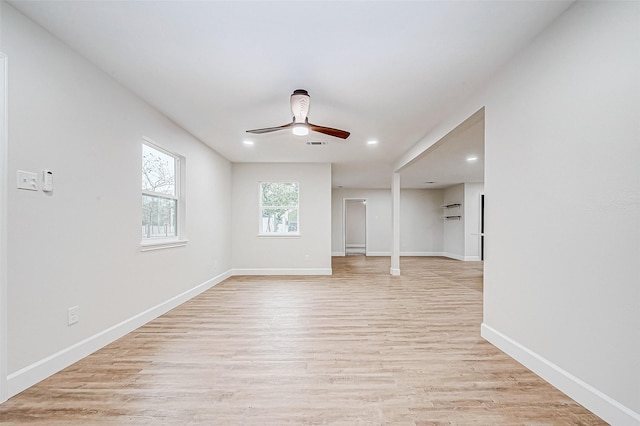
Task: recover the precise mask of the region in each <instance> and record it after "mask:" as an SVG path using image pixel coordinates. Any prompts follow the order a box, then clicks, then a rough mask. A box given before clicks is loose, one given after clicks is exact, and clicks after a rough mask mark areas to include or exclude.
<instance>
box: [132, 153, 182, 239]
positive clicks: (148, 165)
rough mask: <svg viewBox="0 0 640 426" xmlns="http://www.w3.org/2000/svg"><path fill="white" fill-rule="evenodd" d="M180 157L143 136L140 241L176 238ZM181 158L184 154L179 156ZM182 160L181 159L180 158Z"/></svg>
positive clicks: (179, 200) (178, 209) (179, 204)
mask: <svg viewBox="0 0 640 426" xmlns="http://www.w3.org/2000/svg"><path fill="white" fill-rule="evenodd" d="M180 160H181V157H180V156H178V155H175V154H171V153H169V152H167V151H165V150H163V149H161V148H159V147H157V146H155V145H153V144H151V143H149V141H147V140H145V142H143V143H142V241H143V244H146V243H154V242H160V243H162V242H166V241H167V240H174V241H175V240H178V237H179V236H180V234H181V233H182V230H181V229H180V228H181V226H180V225H181V224H180V222H179V219H180V218H181V216H183V214H182V210H183V209H182V208H181V206H182V203H181V199H180V192H181V191H180V175H181V170H180V165H181V161H180ZM182 160H184V158H182ZM182 162H184V161H182Z"/></svg>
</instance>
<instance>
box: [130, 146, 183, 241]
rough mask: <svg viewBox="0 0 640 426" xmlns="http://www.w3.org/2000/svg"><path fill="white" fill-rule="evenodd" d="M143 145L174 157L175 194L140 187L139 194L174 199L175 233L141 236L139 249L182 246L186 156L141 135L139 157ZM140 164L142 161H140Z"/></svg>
mask: <svg viewBox="0 0 640 426" xmlns="http://www.w3.org/2000/svg"><path fill="white" fill-rule="evenodd" d="M144 145H146V146H148V147H150V148H152V149H154V150H156V151H159V152H161V153H163V154H165V155H168V156H170V157H172V158H173V159H174V173H175V179H176V182H175V195H169V194H162V193H158V192H153V191H147V190H143V189H141V191H140V196H141V197H142V196H145V195H147V196H151V197H157V198H162V199H167V200H174V201H176V235H175V236H171V237H149V238H145V237H141V240H140V250H141V251H150V250H159V249H165V248H174V247H183V246H185V245H186V244H187V242H188V241H189V240H188V239H187V237H186V220H185V217H186V200H185V181H186V179H185V175H186V173H185V169H186V167H185V165H186V158H185V157H184V156H182V155H180V154H177V153H175V152H172V151H169V150H167V149H164V148H162V147H161V146H160V145H158V144H157V143H156V142H154V141H153V140H151V139H150V138H148V137H146V136H143V137H142V143H141V146H140V148H141V153H140V155H141V157H142V155H143V154H142V153H143V151H144ZM140 164H142V162H140ZM140 176H142V170H140Z"/></svg>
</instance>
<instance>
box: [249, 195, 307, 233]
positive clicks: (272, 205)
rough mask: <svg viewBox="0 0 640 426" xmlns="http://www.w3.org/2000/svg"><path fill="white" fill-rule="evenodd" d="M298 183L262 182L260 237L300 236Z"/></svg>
mask: <svg viewBox="0 0 640 426" xmlns="http://www.w3.org/2000/svg"><path fill="white" fill-rule="evenodd" d="M298 188H299V186H298V182H260V230H259V232H260V235H300V223H299V214H298V213H299V208H298V198H299V190H298Z"/></svg>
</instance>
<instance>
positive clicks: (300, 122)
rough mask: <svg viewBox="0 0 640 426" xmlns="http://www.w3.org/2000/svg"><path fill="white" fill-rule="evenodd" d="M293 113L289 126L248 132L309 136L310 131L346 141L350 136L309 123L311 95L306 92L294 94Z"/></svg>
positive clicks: (346, 133) (299, 90) (299, 91)
mask: <svg viewBox="0 0 640 426" xmlns="http://www.w3.org/2000/svg"><path fill="white" fill-rule="evenodd" d="M291 112H292V113H293V121H292V122H291V123H289V124H285V125H283V126H278V127H267V128H265V129H254V130H247V133H257V134H260V133H270V132H275V131H277V130H284V129H291V130H292V131H293V134H294V135H298V136H304V135H307V134H309V130H313V131H314V132H319V133H324V134H325V135H329V136H335V137H337V138H342V139H346V138H348V137H349V135H350V133H349V132H347V131H344V130H340V129H334V128H331V127H324V126H318V125H316V124H311V123H309V118H308V117H307V115H308V114H309V93H308V92H307V91H306V90H303V89H298V90H295V91H294V92H293V94H292V95H291Z"/></svg>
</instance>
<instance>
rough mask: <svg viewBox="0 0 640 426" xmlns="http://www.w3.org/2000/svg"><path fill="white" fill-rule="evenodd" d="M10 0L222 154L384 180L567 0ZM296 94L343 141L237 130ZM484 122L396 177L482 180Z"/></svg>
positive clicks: (349, 183)
mask: <svg viewBox="0 0 640 426" xmlns="http://www.w3.org/2000/svg"><path fill="white" fill-rule="evenodd" d="M10 3H11V4H12V5H13V6H14V7H16V8H17V9H18V10H20V11H22V12H23V13H24V14H26V15H27V16H29V17H30V18H32V19H33V20H34V21H36V22H38V23H39V24H40V25H42V26H43V27H45V28H46V29H48V30H49V31H50V32H52V33H53V34H55V35H56V36H58V37H59V38H60V39H62V40H63V41H64V42H65V43H67V44H68V45H70V46H71V47H72V48H73V49H75V50H76V51H78V52H80V53H81V54H82V55H83V56H85V57H87V58H88V59H89V60H90V61H92V62H93V63H95V64H96V65H97V66H98V67H100V68H101V69H103V70H104V71H105V72H106V73H108V74H109V75H111V76H112V77H113V78H114V79H116V80H117V81H119V82H120V83H121V84H122V85H124V86H126V87H127V88H129V89H130V90H131V91H133V92H135V93H136V94H137V95H139V96H140V97H141V98H143V99H145V100H146V101H147V102H148V103H149V104H151V105H153V106H155V107H156V108H157V109H158V110H160V111H161V112H162V113H164V114H165V115H166V116H167V117H169V118H170V119H172V120H173V121H175V122H176V123H178V124H179V125H180V126H182V127H183V128H185V129H186V130H187V131H189V132H190V133H192V134H193V135H195V136H196V137H198V138H199V139H200V140H202V141H203V142H204V143H206V144H208V145H209V146H211V147H212V148H213V149H215V150H216V151H217V152H219V153H220V154H222V155H223V156H224V157H226V158H227V159H229V160H230V161H233V162H331V163H332V164H333V186H334V187H336V186H343V187H363V188H389V187H390V184H391V173H392V171H393V164H394V163H395V162H396V160H398V158H399V157H400V156H401V155H402V154H403V153H405V152H406V151H407V150H408V149H409V148H410V147H412V146H413V145H414V144H415V143H416V142H417V141H419V140H420V139H421V138H422V137H423V136H424V135H425V134H427V133H428V132H429V131H430V130H431V129H432V128H433V127H434V126H435V125H436V124H437V123H438V122H439V121H440V120H442V119H443V118H444V117H446V115H447V113H448V112H449V111H450V110H451V109H453V108H454V107H455V106H456V105H457V104H459V103H461V102H463V101H464V100H465V98H467V97H468V96H470V95H471V94H472V93H474V92H475V91H477V90H479V89H480V88H482V86H483V85H485V84H486V83H487V81H488V80H489V79H490V78H491V76H492V75H493V73H494V72H495V71H496V70H497V69H498V68H499V67H500V66H501V65H503V64H504V63H505V62H506V61H507V60H508V59H509V58H510V57H512V56H513V55H514V54H515V53H516V52H517V51H518V50H519V49H521V48H522V47H523V46H524V45H526V44H527V43H528V42H529V41H531V39H532V38H533V37H534V36H535V35H536V34H538V33H539V32H540V31H542V30H543V29H544V28H545V27H546V26H547V25H548V24H549V23H550V22H551V21H552V20H553V19H555V18H556V17H557V16H558V15H559V14H561V13H562V12H563V11H564V10H565V9H566V8H567V7H568V6H569V5H570V3H571V2H566V1H539V0H534V1H526V0H525V1H514V2H509V1H502V0H500V1H491V0H488V1H407V2H405V1H375V2H374V1H342V2H338V1H295V2H293V1H264V0H263V1H256V2H249V1H99V0H98V1H29V0H20V1H11V2H10ZM295 89H306V90H308V91H309V94H310V95H311V109H310V112H309V119H310V121H311V122H313V123H315V124H318V125H322V126H328V127H335V128H339V129H344V130H348V131H350V132H351V136H350V137H349V138H348V139H347V140H346V141H343V140H342V139H337V138H333V137H331V136H326V135H322V134H319V133H313V132H312V133H311V134H310V135H309V136H307V137H300V136H293V135H290V134H289V133H288V132H287V131H281V132H277V133H270V134H263V135H252V134H248V133H245V131H246V130H247V129H255V128H261V127H273V126H278V125H283V124H286V123H288V122H290V121H291V111H290V107H289V95H290V94H291V93H292V92H293V90H295ZM483 128H484V126H483V123H481V124H477V125H475V126H471V127H469V128H468V129H466V131H465V132H464V133H465V134H466V136H464V137H462V136H460V137H451V138H447V139H448V140H447V141H446V143H444V142H443V143H441V144H438V147H437V149H432V150H430V152H429V153H427V155H424V156H423V157H422V158H421V159H419V160H418V161H415V162H414V163H413V164H412V165H411V166H409V167H407V168H406V169H403V171H402V186H403V187H414V188H420V187H429V186H428V185H426V184H424V182H425V181H432V180H434V181H437V182H438V183H437V184H434V185H435V186H434V185H431V187H438V185H439V187H443V186H446V185H448V184H454V183H460V182H463V181H465V180H466V181H468V182H481V181H483V173H484V167H483V163H484V162H483V161H478V162H477V163H476V164H475V167H469V163H466V162H465V161H460V159H459V157H460V156H463V157H464V156H466V155H467V151H474V152H473V153H476V154H477V155H480V156H482V152H479V151H483V144H484V140H483V139H484V136H483V133H484V132H483ZM459 133H463V132H459ZM371 139H374V140H377V141H378V144H377V145H368V144H367V141H369V140H371ZM245 140H251V141H254V145H253V146H247V145H245V144H244V143H243V141H245ZM307 141H323V142H327V144H326V145H321V146H310V145H308V144H306V143H305V142H307ZM481 158H482V157H481ZM471 169H473V172H471ZM461 179H463V180H461Z"/></svg>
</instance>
